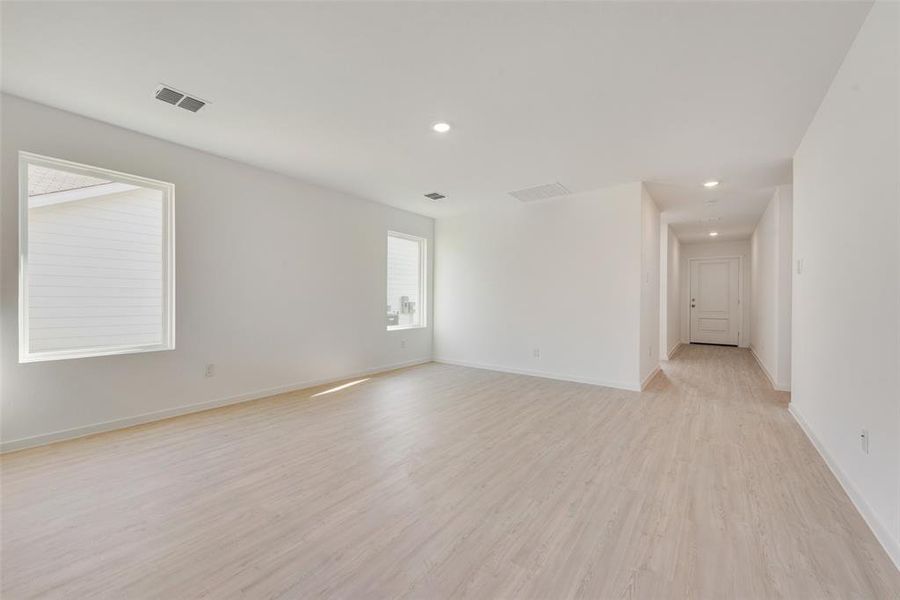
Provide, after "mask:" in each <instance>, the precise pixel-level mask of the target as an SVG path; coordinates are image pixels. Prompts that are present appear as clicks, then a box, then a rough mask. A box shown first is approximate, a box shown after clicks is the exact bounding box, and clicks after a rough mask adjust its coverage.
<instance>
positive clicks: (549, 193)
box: [509, 182, 571, 202]
mask: <svg viewBox="0 0 900 600" xmlns="http://www.w3.org/2000/svg"><path fill="white" fill-rule="evenodd" d="M570 193H571V192H569V190H568V189H567V188H566V186H564V185H563V184H561V183H559V182H557V183H548V184H546V185H538V186H535V187H530V188H525V189H524V190H516V191H514V192H510V193H509V195H510V196H512V197H513V198H515V199H516V200H520V201H522V202H535V201H537V200H548V199H550V198H557V197H559V196H567V195H569V194H570Z"/></svg>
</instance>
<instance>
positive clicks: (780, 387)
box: [749, 345, 791, 392]
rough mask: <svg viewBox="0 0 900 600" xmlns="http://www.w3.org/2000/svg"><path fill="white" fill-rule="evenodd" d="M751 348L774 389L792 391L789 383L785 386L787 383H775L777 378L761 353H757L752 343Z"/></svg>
mask: <svg viewBox="0 0 900 600" xmlns="http://www.w3.org/2000/svg"><path fill="white" fill-rule="evenodd" d="M749 349H750V354H752V355H753V358H755V359H756V363H757V364H758V365H759V368H760V369H762V372H763V374H764V375H765V376H766V379H768V380H769V384H770V385H771V386H772V387H773V388H774V389H776V390H778V391H779V392H789V391H791V386H789V385H787V386H785V385H780V384H778V383H775V378H774V377H772V373H770V372H769V369H768V368H767V367H766V365H765V364H764V363H763V361H762V359H761V358H760V357H759V354H757V353H756V349H755V348H754V347H753V346H752V345H751V346H750V347H749Z"/></svg>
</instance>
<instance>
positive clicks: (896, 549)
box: [788, 402, 900, 569]
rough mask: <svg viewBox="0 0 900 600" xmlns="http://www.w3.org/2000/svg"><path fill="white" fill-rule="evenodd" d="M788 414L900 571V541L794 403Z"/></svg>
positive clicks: (791, 404)
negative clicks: (891, 532) (832, 455)
mask: <svg viewBox="0 0 900 600" xmlns="http://www.w3.org/2000/svg"><path fill="white" fill-rule="evenodd" d="M788 412H789V413H791V416H793V417H794V420H795V421H797V424H798V425H800V429H802V430H803V433H805V434H806V437H807V438H808V439H809V441H810V442H811V443H812V445H813V447H814V448H815V449H816V451H817V452H818V453H819V456H821V457H822V460H824V461H825V464H826V465H827V466H828V468H829V469H830V470H831V473H832V474H833V475H834V477H835V479H837V480H838V483H839V484H841V487H842V488H844V492H845V493H846V494H847V496H848V497H849V498H850V502H852V503H853V506H855V507H856V510H857V512H859V514H860V516H862V518H863V521H865V522H866V525H868V526H869V529H870V530H871V531H872V533H873V534H874V535H875V539H876V540H878V542H879V543H880V544H881V546H882V548H884V551H885V552H887V555H888V556H889V557H890V559H891V560H892V561H893V562H894V566H896V567H897V569H900V540H896V539H894V538H893V537H891V534H890V530H888V528H887V527H886V526H885V525H884V523H882V522H881V520H880V519H879V518H878V517H877V516H876V515H875V513H874V512H873V511H872V508H871V507H870V506H869V504H868V503H867V502H866V500H865V498H863V496H862V494H860V493H859V491H858V490H857V489H856V487H855V486H854V485H853V483H852V482H851V481H850V478H849V477H847V476H846V474H844V472H843V471H842V470H841V468H840V467H839V466H838V464H837V462H835V461H834V460H833V459H832V458H831V455H830V454H828V451H827V450H825V447H824V446H823V445H822V444H821V442H819V439H818V438H817V437H816V434H815V433H813V431H812V429H811V428H810V426H809V424H808V423H807V422H806V419H804V418H803V415H802V414H801V413H800V411H799V410H797V408H796V406H795V405H794V403H793V402H791V403H790V404H788Z"/></svg>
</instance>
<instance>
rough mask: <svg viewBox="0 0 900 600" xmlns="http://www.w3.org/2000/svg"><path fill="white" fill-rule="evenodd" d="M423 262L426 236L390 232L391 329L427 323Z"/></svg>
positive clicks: (388, 290)
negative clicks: (419, 236)
mask: <svg viewBox="0 0 900 600" xmlns="http://www.w3.org/2000/svg"><path fill="white" fill-rule="evenodd" d="M424 264H425V240H424V239H421V238H417V237H413V236H407V235H404V234H397V233H389V234H388V239H387V313H388V316H387V326H388V329H399V328H407V327H422V326H424V325H425V314H424V306H425V302H424V300H425V298H424V295H425V294H424V280H425V277H424V268H423V267H424Z"/></svg>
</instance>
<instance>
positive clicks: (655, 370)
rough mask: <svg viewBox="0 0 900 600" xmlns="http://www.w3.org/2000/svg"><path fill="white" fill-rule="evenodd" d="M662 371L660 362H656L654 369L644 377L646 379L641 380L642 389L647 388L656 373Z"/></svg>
mask: <svg viewBox="0 0 900 600" xmlns="http://www.w3.org/2000/svg"><path fill="white" fill-rule="evenodd" d="M659 372H660V368H659V363H656V366H655V367H653V370H652V371H650V374H649V375H647V376H646V377H644V380H643V381H642V382H641V391H642V392H643V391H644V390H646V389H647V386H648V385H650V381H651V380H652V379H653V378H654V377H656V374H657V373H659Z"/></svg>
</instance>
